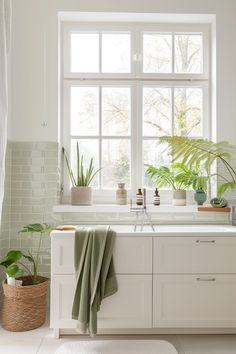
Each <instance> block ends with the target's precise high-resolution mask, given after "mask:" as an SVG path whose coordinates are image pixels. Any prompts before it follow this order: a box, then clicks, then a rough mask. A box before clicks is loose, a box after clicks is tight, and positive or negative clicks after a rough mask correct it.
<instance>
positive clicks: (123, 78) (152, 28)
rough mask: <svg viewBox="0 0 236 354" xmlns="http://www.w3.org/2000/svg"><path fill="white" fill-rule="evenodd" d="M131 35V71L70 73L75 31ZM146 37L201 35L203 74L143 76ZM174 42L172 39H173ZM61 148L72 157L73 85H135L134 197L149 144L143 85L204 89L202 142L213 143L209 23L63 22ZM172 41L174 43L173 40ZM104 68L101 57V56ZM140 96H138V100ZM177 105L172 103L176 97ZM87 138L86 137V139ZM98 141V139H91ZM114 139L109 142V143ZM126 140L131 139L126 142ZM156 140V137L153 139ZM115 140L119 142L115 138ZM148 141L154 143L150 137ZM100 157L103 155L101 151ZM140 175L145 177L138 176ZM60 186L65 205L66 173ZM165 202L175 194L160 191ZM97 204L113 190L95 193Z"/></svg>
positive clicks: (112, 195)
mask: <svg viewBox="0 0 236 354" xmlns="http://www.w3.org/2000/svg"><path fill="white" fill-rule="evenodd" d="M80 31H83V33H84V31H86V32H91V33H92V32H97V31H101V32H109V33H112V31H115V32H117V31H118V32H121V33H122V32H128V31H130V32H131V72H130V73H122V74H111V73H72V72H70V55H68V53H70V46H69V44H70V34H71V33H72V32H80ZM143 32H155V33H158V32H162V33H163V32H165V33H173V32H174V33H178V34H179V33H185V34H186V33H188V34H191V33H194V34H196V33H201V34H202V38H203V73H201V74H188V73H186V74H185V73H181V74H177V73H170V74H161V73H154V74H153V73H143V72H142V53H138V49H137V48H140V49H141V50H142V33H143ZM173 38H174V36H173ZM61 39H62V40H61V52H60V56H61V65H60V76H61V87H60V91H61V92H60V96H61V100H60V102H61V107H60V108H61V143H62V145H63V146H65V148H66V150H67V151H68V152H70V124H69V119H68V117H70V112H69V102H70V96H69V92H70V87H71V86H77V85H78V86H89V85H91V86H93V85H96V84H97V85H100V86H106V85H107V86H112V87H116V86H122V84H123V85H124V84H126V85H127V86H131V92H132V93H133V94H131V138H130V139H131V186H132V188H131V189H130V190H129V191H128V195H129V196H132V195H134V194H135V193H136V190H137V188H139V187H140V186H142V181H143V168H142V143H141V144H140V142H141V141H143V140H144V139H147V137H143V136H142V90H141V87H142V86H146V85H147V84H148V87H151V86H155V87H158V86H160V87H201V88H202V89H203V137H204V138H210V133H211V124H210V101H211V88H210V64H209V63H210V26H209V24H152V23H150V24H143V23H134V24H132V23H131V24H130V23H128V24H127V23H115V24H114V23H113V24H112V23H107V22H106V23H99V22H98V23H78V22H63V23H62V26H61ZM173 41H174V40H173ZM173 58H174V44H173V50H172V67H173V66H174V60H173ZM100 68H101V56H100ZM139 94H140V96H138V95H139ZM172 101H173V98H172ZM83 138H86V137H85V136H83ZM93 138H94V136H93ZM110 138H111V139H112V137H109V139H110ZM126 138H127V137H126ZM154 138H155V139H156V138H157V137H154ZM116 139H119V137H118V136H117V137H116ZM148 139H152V138H151V137H150V138H148ZM99 154H100V156H101V151H100V152H99ZM140 172H141V173H140ZM62 179H63V180H62V183H63V190H64V193H63V195H64V197H63V201H64V202H66V201H68V200H69V185H70V184H69V176H68V174H67V173H66V172H65V173H63V174H62ZM152 194H153V191H148V197H151V195H152ZM162 196H163V197H164V198H162V200H166V201H167V202H169V200H170V198H171V197H170V196H171V192H170V191H162ZM94 199H95V202H97V203H99V202H107V203H109V202H114V201H115V190H110V189H105V190H101V189H99V190H94Z"/></svg>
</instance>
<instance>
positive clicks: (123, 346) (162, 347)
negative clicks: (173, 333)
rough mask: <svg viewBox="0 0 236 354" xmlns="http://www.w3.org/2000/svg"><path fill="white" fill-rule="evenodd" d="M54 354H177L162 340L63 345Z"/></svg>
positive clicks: (104, 341)
mask: <svg viewBox="0 0 236 354" xmlns="http://www.w3.org/2000/svg"><path fill="white" fill-rule="evenodd" d="M55 354H178V353H177V351H176V349H175V348H174V347H173V345H172V344H170V343H169V342H166V341H163V340H99V341H98V340H91V341H79V340H78V342H77V341H76V342H67V343H63V344H62V345H61V346H60V347H59V348H58V349H57V350H56V352H55Z"/></svg>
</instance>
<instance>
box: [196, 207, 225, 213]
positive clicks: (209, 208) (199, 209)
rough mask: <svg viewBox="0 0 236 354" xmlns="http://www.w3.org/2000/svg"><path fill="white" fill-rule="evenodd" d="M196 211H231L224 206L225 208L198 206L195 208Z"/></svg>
mask: <svg viewBox="0 0 236 354" xmlns="http://www.w3.org/2000/svg"><path fill="white" fill-rule="evenodd" d="M197 210H198V211H207V212H208V211H211V212H214V213H215V212H216V213H230V212H231V208H229V207H226V208H213V207H210V206H209V207H198V208H197Z"/></svg>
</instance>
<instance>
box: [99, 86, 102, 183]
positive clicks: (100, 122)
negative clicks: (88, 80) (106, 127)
mask: <svg viewBox="0 0 236 354" xmlns="http://www.w3.org/2000/svg"><path fill="white" fill-rule="evenodd" d="M98 114H99V131H98V133H99V138H98V147H99V148H98V150H99V151H98V161H99V168H100V171H99V186H98V188H99V189H102V170H101V167H102V87H101V85H100V86H99V109H98Z"/></svg>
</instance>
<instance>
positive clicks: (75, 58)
mask: <svg viewBox="0 0 236 354" xmlns="http://www.w3.org/2000/svg"><path fill="white" fill-rule="evenodd" d="M98 71H99V35H98V33H72V34H71V72H82V73H86V72H87V73H97V72H98Z"/></svg>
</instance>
